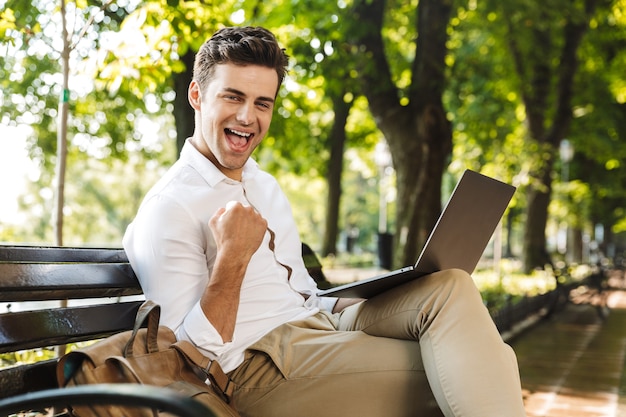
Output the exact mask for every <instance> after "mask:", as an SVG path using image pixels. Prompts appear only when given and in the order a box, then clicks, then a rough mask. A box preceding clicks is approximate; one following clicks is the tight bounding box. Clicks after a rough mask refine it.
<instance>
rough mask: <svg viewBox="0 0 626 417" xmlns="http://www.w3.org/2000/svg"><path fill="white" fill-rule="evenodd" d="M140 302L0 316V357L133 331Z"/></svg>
mask: <svg viewBox="0 0 626 417" xmlns="http://www.w3.org/2000/svg"><path fill="white" fill-rule="evenodd" d="M142 303H143V301H128V302H122V303H113V304H98V305H88V306H80V307H65V308H54V309H47V310H34V311H24V312H18V313H6V314H0V353H5V352H15V351H18V350H24V349H32V348H37V347H42V346H55V345H60V344H66V343H73V342H81V341H85V340H93V339H99V338H101V337H105V336H109V335H111V334H114V333H118V332H120V331H124V330H129V329H132V328H133V325H134V323H135V316H136V314H137V310H138V309H139V306H141V304H142Z"/></svg>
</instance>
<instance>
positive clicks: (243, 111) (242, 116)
mask: <svg viewBox="0 0 626 417" xmlns="http://www.w3.org/2000/svg"><path fill="white" fill-rule="evenodd" d="M253 121H254V103H245V104H243V105H241V106H240V107H239V110H238V111H237V122H239V123H241V124H242V125H243V126H249V125H251V124H252V122H253Z"/></svg>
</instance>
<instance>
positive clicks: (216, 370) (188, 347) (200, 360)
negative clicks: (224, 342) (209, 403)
mask: <svg viewBox="0 0 626 417" xmlns="http://www.w3.org/2000/svg"><path fill="white" fill-rule="evenodd" d="M172 347H173V348H174V349H176V350H177V351H178V352H180V353H181V354H182V355H183V356H184V357H185V358H187V359H188V360H189V361H190V362H191V363H192V364H193V365H195V366H196V367H197V368H198V369H199V370H201V371H202V373H203V374H204V375H205V376H206V377H207V378H208V380H209V382H210V383H211V387H212V388H213V390H214V391H215V392H216V393H217V394H218V395H219V396H220V397H221V398H222V399H223V400H224V401H226V403H228V404H230V401H231V396H232V394H233V391H234V390H235V386H234V384H232V381H231V379H230V377H229V376H228V375H226V373H225V372H224V371H223V370H222V367H221V366H220V364H219V363H218V362H217V361H215V360H211V359H209V358H207V357H206V356H204V355H203V354H202V352H200V351H199V350H198V349H197V348H196V347H195V346H194V345H193V344H191V342H189V341H187V340H179V341H178V342H176V343H174V344H173V345H172Z"/></svg>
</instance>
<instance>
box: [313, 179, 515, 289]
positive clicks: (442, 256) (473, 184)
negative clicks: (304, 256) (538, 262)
mask: <svg viewBox="0 0 626 417" xmlns="http://www.w3.org/2000/svg"><path fill="white" fill-rule="evenodd" d="M515 189H516V188H515V187H514V186H512V185H509V184H506V183H504V182H501V181H498V180H496V179H494V178H491V177H488V176H486V175H483V174H479V173H478V172H475V171H471V170H466V171H465V172H464V173H463V175H462V176H461V179H460V180H459V182H458V183H457V184H456V187H455V188H454V191H453V192H452V195H451V196H450V199H449V200H448V203H447V204H446V206H445V208H444V209H443V211H442V212H441V215H440V216H439V219H438V220H437V223H436V224H435V227H434V228H433V230H432V232H431V233H430V236H429V237H428V239H427V240H426V244H425V245H424V248H423V249H422V253H421V254H420V256H419V258H418V259H417V262H416V263H415V264H414V265H410V266H406V267H404V268H400V269H397V270H394V271H390V272H387V273H384V274H381V275H378V276H375V277H372V278H368V279H364V280H361V281H356V282H352V283H349V284H344V285H340V286H337V287H334V288H329V289H326V290H323V291H319V292H318V293H317V295H318V296H320V297H360V298H371V297H373V296H374V295H376V294H379V293H381V292H383V291H387V290H389V289H391V288H394V287H396V286H398V285H401V284H404V283H406V282H409V281H411V280H413V279H416V278H419V277H421V276H424V275H428V274H431V273H433V272H437V271H441V270H444V269H450V268H460V269H463V270H465V271H467V272H468V273H469V274H471V273H472V272H474V268H476V265H477V264H478V261H479V260H480V257H481V256H482V254H483V252H484V251H485V248H486V246H487V244H488V243H489V240H490V239H491V236H492V235H493V232H494V230H495V228H496V226H497V225H498V223H499V222H500V219H501V218H502V214H503V213H504V210H506V208H507V206H508V205H509V202H510V201H511V198H512V197H513V194H514V193H515Z"/></svg>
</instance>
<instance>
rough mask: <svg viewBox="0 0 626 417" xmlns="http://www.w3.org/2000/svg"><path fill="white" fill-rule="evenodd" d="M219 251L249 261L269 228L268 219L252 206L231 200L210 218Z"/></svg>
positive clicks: (210, 225)
mask: <svg viewBox="0 0 626 417" xmlns="http://www.w3.org/2000/svg"><path fill="white" fill-rule="evenodd" d="M209 227H210V228H211V231H212V232H213V237H214V238H215V242H216V244H217V251H218V253H227V254H229V255H230V254H232V255H233V256H236V257H238V258H240V259H241V260H245V261H249V260H250V258H251V257H252V255H253V254H254V253H255V252H256V251H257V249H258V248H259V246H260V245H261V242H262V241H263V236H264V235H265V231H266V230H267V221H266V220H265V219H264V218H263V217H262V216H261V215H260V214H259V213H258V212H257V211H256V210H255V209H254V208H252V207H245V206H243V205H242V204H241V203H239V202H236V201H231V202H229V203H228V204H226V207H223V208H220V209H219V210H217V212H216V213H215V214H214V215H213V217H211V220H209Z"/></svg>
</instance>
